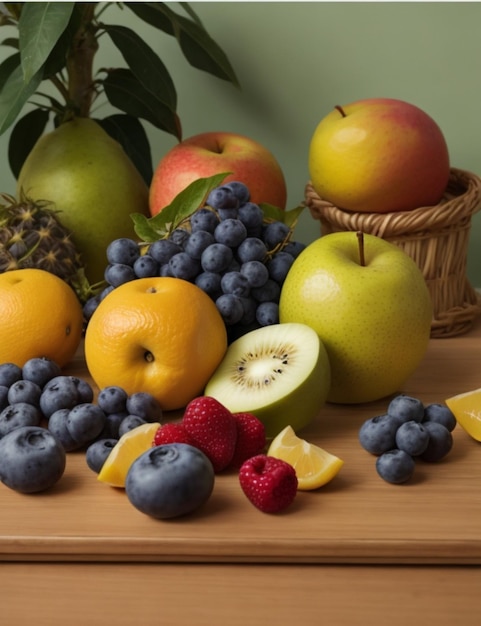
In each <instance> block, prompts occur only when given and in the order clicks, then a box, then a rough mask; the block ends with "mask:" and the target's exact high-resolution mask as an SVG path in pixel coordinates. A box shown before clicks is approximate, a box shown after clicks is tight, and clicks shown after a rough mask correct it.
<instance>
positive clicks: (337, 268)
mask: <svg viewBox="0 0 481 626" xmlns="http://www.w3.org/2000/svg"><path fill="white" fill-rule="evenodd" d="M279 309H280V310H279V316H280V321H281V323H286V322H300V323H304V324H308V325H309V326H311V327H312V328H313V329H314V330H315V331H316V332H317V333H318V335H319V337H320V338H321V341H322V343H323V344H324V346H325V347H326V350H327V353H328V356H329V361H330V364H331V377H332V383H331V389H330V392H329V394H328V397H327V400H328V401H330V402H336V403H361V402H370V401H373V400H377V399H380V398H383V397H385V396H388V395H390V394H392V393H395V392H397V391H399V390H401V389H402V386H403V384H404V383H405V382H406V380H407V379H408V378H409V376H410V375H411V374H412V373H413V372H414V371H415V370H416V368H417V367H418V365H419V364H420V362H421V360H422V358H423V357H424V354H425V352H426V349H427V346H428V342H429V337H430V330H431V321H432V301H431V296H430V294H429V290H428V288H427V285H426V281H425V280H424V277H423V275H422V272H421V270H420V269H419V268H418V266H417V265H416V263H415V262H414V261H413V259H411V257H410V256H408V255H407V254H406V253H405V252H404V251H403V250H401V248H399V247H397V246H395V245H394V244H392V243H389V242H388V241H385V240H384V239H381V238H380V237H376V236H374V235H362V233H355V232H339V233H332V234H329V235H325V236H324V237H321V238H320V239H318V240H316V241H315V242H313V243H311V244H310V245H308V246H307V248H305V250H304V251H303V252H301V254H300V255H299V256H298V257H297V259H296V260H295V261H294V263H293V265H292V266H291V269H290V271H289V273H288V275H287V278H286V280H285V282H284V285H283V288H282V291H281V296H280V303H279Z"/></svg>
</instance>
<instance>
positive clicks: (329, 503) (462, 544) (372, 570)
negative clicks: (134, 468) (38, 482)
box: [0, 323, 481, 626]
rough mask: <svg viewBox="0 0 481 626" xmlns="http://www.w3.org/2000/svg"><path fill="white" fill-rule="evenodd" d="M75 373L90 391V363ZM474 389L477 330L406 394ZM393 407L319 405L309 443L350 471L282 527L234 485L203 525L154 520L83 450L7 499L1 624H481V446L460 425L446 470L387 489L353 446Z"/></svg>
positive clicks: (432, 360)
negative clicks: (36, 489)
mask: <svg viewBox="0 0 481 626" xmlns="http://www.w3.org/2000/svg"><path fill="white" fill-rule="evenodd" d="M68 372H69V373H73V374H75V375H78V376H82V377H84V378H87V379H88V374H87V372H86V370H85V366H84V362H83V359H82V355H81V352H79V354H78V356H77V357H76V358H75V360H74V361H73V362H72V364H71V366H70V367H69V369H68ZM477 387H481V323H477V324H476V325H475V327H474V328H473V330H472V331H470V332H469V333H467V334H465V335H462V336H459V337H455V338H450V339H435V340H431V342H430V346H429V349H428V352H427V354H426V357H425V359H424V361H423V363H422V364H421V366H420V367H419V368H418V370H417V372H416V373H415V374H414V375H413V376H412V377H411V379H410V380H409V381H408V382H407V383H406V385H405V386H404V388H403V389H402V390H400V392H401V391H402V392H403V393H407V394H409V395H413V396H416V397H419V398H420V399H421V400H422V401H423V402H425V403H430V402H442V401H443V400H444V399H445V398H447V397H449V396H451V395H454V394H456V393H460V392H463V391H468V390H471V389H475V388H477ZM387 402H388V399H384V400H382V401H378V402H374V403H370V404H366V405H362V406H341V405H328V406H326V407H324V408H323V409H322V411H321V412H320V414H319V416H318V418H317V419H316V420H315V422H314V423H312V424H311V425H310V426H309V427H308V428H306V429H305V430H304V431H303V432H302V433H301V434H302V436H303V437H305V438H306V439H309V440H311V441H313V442H315V443H317V444H318V445H321V446H322V447H324V448H326V449H327V450H328V451H330V452H332V453H333V454H336V455H338V456H340V457H341V458H343V459H344V461H345V465H344V467H343V469H342V470H341V473H340V474H339V475H338V476H337V477H336V478H335V480H333V481H332V482H331V483H330V484H329V485H327V486H325V487H323V488H322V489H320V490H318V491H315V492H304V493H302V492H300V493H299V494H298V496H297V498H296V500H295V502H294V504H293V505H292V506H291V507H290V508H289V509H288V510H287V511H285V512H284V513H283V514H280V515H265V514H262V513H260V512H259V511H257V509H255V508H254V507H253V506H252V505H251V504H250V503H249V502H248V501H247V500H246V498H245V496H244V495H243V494H242V492H241V490H240V487H239V485H238V480H237V476H236V474H235V473H227V474H221V475H219V476H218V477H217V479H216V485H215V489H214V493H213V495H212V497H211V499H210V500H209V502H208V503H207V504H206V505H205V507H204V508H203V509H201V510H199V511H197V512H196V513H195V514H194V515H192V516H190V517H185V518H179V519H176V520H169V521H157V520H153V519H151V518H149V517H147V516H145V515H143V514H141V513H139V512H138V511H136V510H135V509H134V508H133V507H132V506H131V505H130V503H129V502H128V500H127V498H126V496H125V494H124V493H123V491H122V490H118V489H114V488H110V487H108V486H106V485H104V484H101V483H99V482H98V481H97V480H96V477H95V474H94V473H93V472H91V470H89V469H88V467H87V465H86V463H85V457H84V454H83V453H81V452H75V453H69V455H68V461H67V468H66V472H65V475H64V477H63V478H62V480H61V481H60V482H59V483H58V484H57V485H56V486H55V487H54V488H53V489H52V490H51V491H49V492H46V493H43V494H36V495H21V494H18V493H15V492H13V491H11V490H9V489H7V488H6V487H0V622H1V624H2V625H3V624H5V626H7V625H10V624H15V625H19V626H22V625H23V624H27V623H28V624H30V623H34V624H36V626H43V625H45V626H52V625H55V624H66V625H67V624H68V625H69V626H70V625H76V624H89V625H90V626H94V625H95V624H102V625H103V626H105V624H107V625H108V626H110V624H113V625H122V624H132V623H136V624H137V623H138V624H139V625H143V624H154V623H155V624H162V625H165V626H170V625H174V624H195V625H197V626H201V625H204V624H205V625H209V626H212V625H216V624H223V625H226V626H229V625H231V624H234V625H236V624H239V625H240V624H264V623H265V622H266V620H269V621H272V622H273V623H276V624H277V625H282V624H286V625H287V624H289V625H292V624H309V625H311V624H312V625H314V624H315V625H318V624H321V623H322V624H327V623H331V624H333V625H334V626H343V625H349V626H351V625H353V624H363V625H364V624H368V623H370V624H385V623H389V624H390V625H392V624H406V623H411V624H421V623H432V624H437V625H438V626H439V625H441V626H443V625H446V626H447V625H451V624H455V625H458V624H459V626H471V625H473V626H474V625H475V624H476V626H479V624H480V623H481V569H480V568H479V566H480V565H481V448H480V445H481V444H479V443H477V442H476V441H474V440H473V439H472V438H470V437H469V436H468V435H467V434H466V433H465V432H464V431H463V430H462V429H461V427H459V426H458V427H457V428H456V429H455V431H454V432H453V436H454V447H453V450H452V451H451V453H450V454H449V456H448V457H446V459H445V460H443V461H442V462H440V463H438V464H421V463H419V464H418V465H417V467H416V471H415V476H414V479H413V480H412V481H411V482H410V483H409V484H405V485H399V486H394V485H389V484H387V483H385V482H384V481H382V480H381V479H380V478H379V477H378V476H377V474H376V471H375V468H374V457H372V456H370V455H369V454H368V453H367V452H365V451H364V450H363V449H362V448H361V447H360V445H359V443H358V439H357V432H358V429H359V427H360V425H361V424H362V422H363V421H364V420H365V419H367V418H368V417H370V416H372V415H376V414H379V413H381V412H383V411H384V410H385V409H386V406H387ZM166 417H174V416H166Z"/></svg>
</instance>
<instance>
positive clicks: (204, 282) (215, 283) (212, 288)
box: [195, 272, 222, 300]
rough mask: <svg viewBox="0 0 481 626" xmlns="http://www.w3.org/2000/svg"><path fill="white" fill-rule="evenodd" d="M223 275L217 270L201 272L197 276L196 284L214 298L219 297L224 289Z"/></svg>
mask: <svg viewBox="0 0 481 626" xmlns="http://www.w3.org/2000/svg"><path fill="white" fill-rule="evenodd" d="M220 281H221V275H220V274H216V273H215V272H201V273H200V274H199V275H198V276H196V278H195V284H196V285H197V287H199V288H200V289H202V291H204V292H205V293H206V294H207V295H208V296H210V297H211V298H212V299H214V300H215V299H216V298H218V297H219V296H220V295H221V293H222V289H221V286H220Z"/></svg>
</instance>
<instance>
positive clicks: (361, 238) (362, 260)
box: [356, 230, 366, 267]
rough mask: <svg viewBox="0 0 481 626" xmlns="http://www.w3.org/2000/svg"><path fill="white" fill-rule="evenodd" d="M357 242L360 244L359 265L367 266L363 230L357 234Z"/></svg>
mask: <svg viewBox="0 0 481 626" xmlns="http://www.w3.org/2000/svg"><path fill="white" fill-rule="evenodd" d="M356 235H357V242H358V244H359V265H360V266H361V267H365V266H366V258H365V256H364V233H363V232H362V230H358V231H357V233H356Z"/></svg>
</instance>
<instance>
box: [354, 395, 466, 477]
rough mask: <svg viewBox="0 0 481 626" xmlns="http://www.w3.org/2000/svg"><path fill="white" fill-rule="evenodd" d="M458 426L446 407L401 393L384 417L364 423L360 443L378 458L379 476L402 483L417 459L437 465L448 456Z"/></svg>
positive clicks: (392, 402)
mask: <svg viewBox="0 0 481 626" xmlns="http://www.w3.org/2000/svg"><path fill="white" fill-rule="evenodd" d="M456 423H457V422H456V418H455V417H454V415H453V413H452V412H451V410H450V409H449V408H448V407H447V406H445V405H444V404H436V403H434V404H427V405H424V404H423V403H422V402H421V401H420V400H419V399H418V398H413V397H411V396H408V395H404V394H401V395H398V396H396V397H395V398H393V399H392V400H391V402H390V403H389V405H388V407H387V411H386V413H385V414H383V415H377V416H376V417H372V418H370V419H368V420H366V421H365V422H364V423H363V424H362V426H361V428H360V430H359V442H360V443H361V445H362V447H363V448H364V449H365V450H367V451H368V452H370V453H371V454H374V455H375V456H377V459H376V470H377V472H378V474H379V476H380V477H381V478H383V479H384V480H385V481H387V482H389V483H393V484H400V483H405V482H406V481H408V480H409V479H410V478H411V476H412V475H413V473H414V469H415V459H420V460H422V461H426V462H429V463H434V462H436V461H440V460H441V459H442V458H444V457H445V456H446V455H447V454H448V452H449V451H450V450H451V448H452V446H453V436H452V434H451V433H452V431H453V430H454V428H455V426H456Z"/></svg>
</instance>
